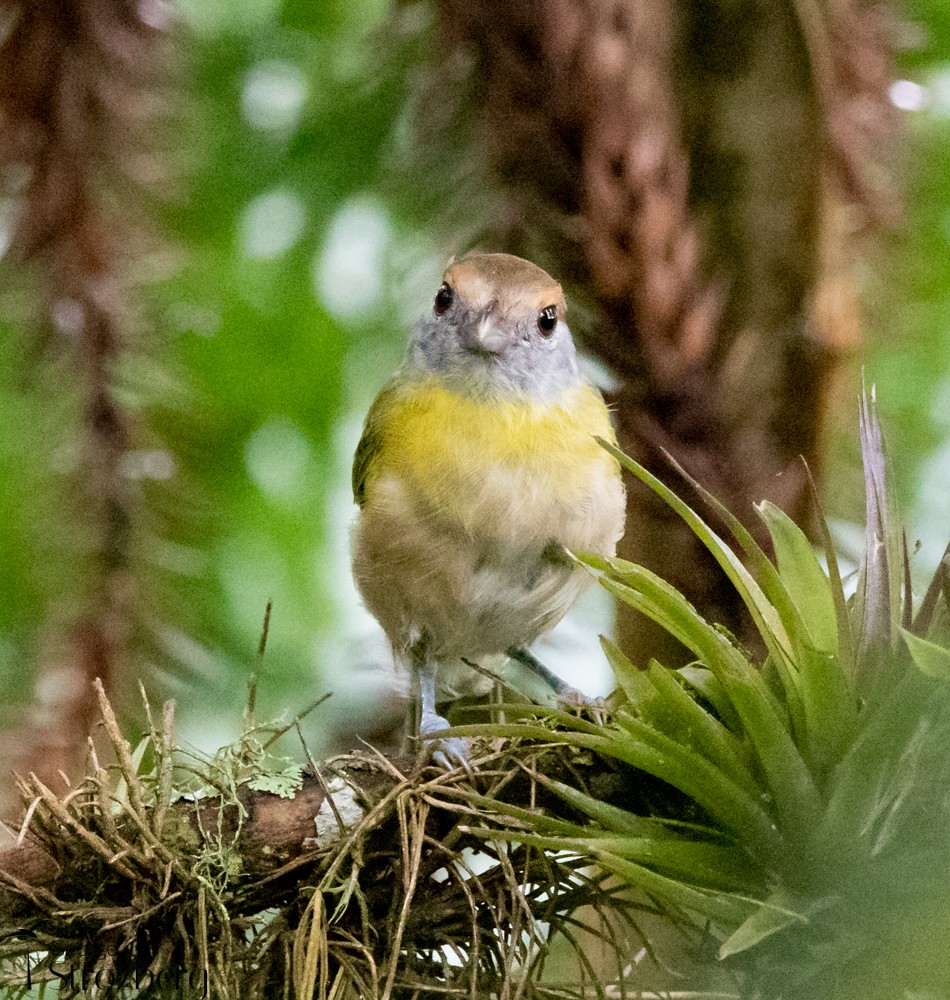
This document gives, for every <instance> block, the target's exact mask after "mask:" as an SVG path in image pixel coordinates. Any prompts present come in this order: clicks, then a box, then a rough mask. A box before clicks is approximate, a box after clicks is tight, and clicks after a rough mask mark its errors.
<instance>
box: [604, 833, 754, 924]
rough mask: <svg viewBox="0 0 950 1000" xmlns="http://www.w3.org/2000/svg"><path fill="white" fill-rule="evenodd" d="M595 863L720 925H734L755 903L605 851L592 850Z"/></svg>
mask: <svg viewBox="0 0 950 1000" xmlns="http://www.w3.org/2000/svg"><path fill="white" fill-rule="evenodd" d="M595 858H596V860H597V863H598V864H599V865H600V866H601V867H602V868H605V869H607V871H611V872H613V873H614V874H615V875H618V876H619V877H620V878H622V879H624V880H625V881H626V882H627V883H628V884H629V885H632V886H636V887H638V888H639V889H642V890H643V891H644V892H647V893H650V894H651V895H654V896H657V897H659V898H660V899H665V900H667V901H668V902H670V903H672V904H673V905H675V906H679V907H680V908H682V909H684V910H688V911H690V912H692V913H698V914H700V915H702V916H703V917H705V918H706V919H708V920H710V921H712V922H713V923H715V924H716V925H717V926H719V927H722V928H724V929H729V930H731V928H733V927H735V926H736V925H737V924H741V923H742V922H743V921H744V920H747V919H748V917H749V913H750V910H752V909H753V908H754V906H755V903H753V902H750V901H749V900H747V899H744V898H742V897H741V896H738V895H732V894H729V893H726V892H713V891H709V890H702V889H699V888H694V887H693V886H689V885H686V884H685V883H683V882H680V881H678V880H677V879H672V878H668V877H667V876H665V875H661V874H659V873H658V872H654V871H651V870H650V869H649V868H647V867H646V866H645V865H640V864H637V863H636V862H634V861H628V860H627V859H626V858H620V857H617V856H616V855H614V854H609V853H606V852H604V853H597V854H595Z"/></svg>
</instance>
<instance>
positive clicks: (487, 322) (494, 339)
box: [470, 316, 508, 354]
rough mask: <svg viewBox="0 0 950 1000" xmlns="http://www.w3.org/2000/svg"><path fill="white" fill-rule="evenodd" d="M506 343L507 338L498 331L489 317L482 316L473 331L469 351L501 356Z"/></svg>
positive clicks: (502, 332)
mask: <svg viewBox="0 0 950 1000" xmlns="http://www.w3.org/2000/svg"><path fill="white" fill-rule="evenodd" d="M507 343H508V337H507V336H506V334H505V332H504V331H503V330H499V329H498V327H497V326H496V325H495V323H494V322H493V320H492V318H491V316H483V317H482V318H481V319H480V320H479V321H478V326H476V327H475V330H474V331H473V336H472V338H471V343H470V349H471V350H473V351H475V352H476V353H478V354H501V353H502V352H503V351H504V349H505V346H506V345H507Z"/></svg>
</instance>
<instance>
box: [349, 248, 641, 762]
mask: <svg viewBox="0 0 950 1000" xmlns="http://www.w3.org/2000/svg"><path fill="white" fill-rule="evenodd" d="M566 313H567V306H566V303H565V298H564V293H563V291H562V289H561V286H560V284H559V283H558V282H557V281H555V280H554V279H553V278H552V277H551V276H550V275H549V274H548V273H547V272H546V271H544V270H543V269H542V268H541V267H539V266H537V265H536V264H533V263H532V262H530V261H527V260H523V259H522V258H520V257H515V256H512V255H510V254H505V253H485V252H470V253H468V254H466V255H464V256H462V257H459V258H453V259H452V260H450V261H449V264H448V266H447V267H446V269H445V271H444V273H443V276H442V283H441V285H440V286H439V288H438V290H437V291H436V293H435V296H434V299H433V300H432V305H431V307H430V308H429V309H428V310H427V311H426V313H425V314H424V315H423V316H422V317H421V318H420V319H419V320H418V322H417V323H416V324H415V326H414V328H413V330H412V333H411V336H410V338H409V345H408V349H407V352H406V355H405V358H404V361H403V363H402V364H401V366H400V367H399V368H398V369H397V371H396V373H395V374H394V375H393V377H392V378H391V379H390V380H389V381H388V382H387V383H386V384H385V385H384V386H383V388H382V389H381V390H380V392H379V394H378V395H377V396H376V398H375V400H374V402H373V403H372V405H371V407H370V410H369V412H368V414H367V417H366V421H365V425H364V428H363V434H362V437H361V439H360V441H359V444H358V446H357V449H356V454H355V456H354V461H353V477H352V480H353V482H352V485H353V497H354V500H355V502H356V504H357V507H358V512H357V515H356V521H355V524H354V528H353V534H352V568H353V577H354V581H355V583H356V587H357V590H358V591H359V593H360V595H361V597H362V600H363V603H364V604H365V606H366V607H367V609H368V610H369V611H370V612H371V613H372V614H373V616H374V617H375V618H376V619H377V621H378V622H379V624H380V625H381V626H382V628H383V630H384V631H385V633H386V635H387V637H388V638H389V641H390V643H391V645H392V648H393V653H394V656H395V658H396V660H397V661H399V662H400V663H402V664H403V665H404V666H406V667H408V668H409V669H410V670H411V671H413V673H414V675H415V677H416V679H417V684H418V692H419V698H420V701H421V718H420V724H419V735H420V736H421V738H422V739H423V740H424V741H425V743H426V744H427V746H428V750H429V752H430V753H431V756H432V759H433V760H435V761H436V763H438V764H439V765H440V766H442V767H444V768H445V769H447V770H450V769H452V768H454V767H455V766H457V765H460V764H461V765H465V766H466V767H467V766H468V753H469V751H468V745H467V741H466V740H464V739H463V738H461V737H451V736H442V737H435V736H432V735H431V734H433V733H438V732H439V731H440V730H444V729H446V728H447V727H448V722H447V721H446V719H445V718H443V717H442V716H440V715H439V714H438V712H437V709H436V675H437V670H438V667H439V664H440V663H442V664H445V663H447V662H448V661H452V660H457V659H458V658H464V659H468V660H478V659H479V658H480V657H489V656H495V655H499V654H501V655H508V656H510V657H512V658H514V659H516V660H520V661H521V662H522V663H524V664H526V665H527V666H529V667H531V668H532V669H534V670H536V671H537V672H538V673H541V674H542V676H544V677H545V678H546V679H547V680H549V681H551V682H552V683H553V684H555V685H556V684H557V683H558V682H557V680H556V678H554V675H553V674H551V672H550V671H547V670H546V668H545V667H544V666H543V664H541V663H540V662H539V661H538V660H537V659H536V658H535V657H534V655H533V654H532V653H531V652H530V649H529V647H530V645H531V644H532V643H533V642H534V641H535V640H536V639H538V638H540V637H541V636H543V635H544V634H545V633H547V632H548V631H550V630H551V629H552V628H553V627H554V626H555V625H556V624H557V622H558V621H559V620H560V619H561V618H562V617H563V616H564V614H565V613H566V612H567V611H568V610H569V608H570V607H571V606H572V605H573V604H574V602H575V601H576V600H577V598H578V597H579V596H580V594H581V593H582V592H583V590H584V589H585V588H586V586H587V585H588V583H589V582H590V580H591V577H590V574H588V573H587V572H586V571H585V570H584V569H583V568H582V567H580V566H579V565H578V564H577V563H576V562H575V561H574V560H573V559H572V558H571V556H570V554H571V553H574V552H584V551H592V552H597V553H599V554H601V555H604V556H612V555H614V553H615V551H616V546H617V542H618V541H619V539H620V537H621V535H622V534H623V529H624V519H625V494H624V486H623V481H622V477H621V470H620V466H619V463H618V462H617V460H616V459H615V458H614V457H613V456H612V455H611V454H610V453H609V452H608V451H607V450H606V449H605V448H603V447H602V446H601V444H600V442H599V441H598V440H597V439H598V438H601V439H604V440H606V441H610V442H612V443H614V444H615V443H616V437H615V433H614V429H613V426H612V423H611V418H610V413H609V411H608V408H607V406H606V404H605V403H604V400H603V398H602V397H601V395H600V393H599V391H598V390H597V389H596V388H595V387H594V386H593V385H591V384H590V383H589V382H588V381H587V380H586V379H585V378H584V376H583V375H582V374H581V372H580V369H579V367H578V361H577V352H576V350H575V346H574V343H573V339H572V336H571V332H570V329H569V328H568V325H567V321H566Z"/></svg>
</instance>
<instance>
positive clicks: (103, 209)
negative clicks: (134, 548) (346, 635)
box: [0, 0, 167, 811]
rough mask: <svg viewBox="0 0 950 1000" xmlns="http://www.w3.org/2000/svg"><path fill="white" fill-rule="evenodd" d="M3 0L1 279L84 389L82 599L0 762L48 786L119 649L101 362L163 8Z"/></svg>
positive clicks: (108, 340) (78, 483) (77, 527)
mask: <svg viewBox="0 0 950 1000" xmlns="http://www.w3.org/2000/svg"><path fill="white" fill-rule="evenodd" d="M0 9H2V14H3V18H4V23H5V29H4V32H5V33H4V36H3V40H2V43H0V160H2V164H3V167H4V178H3V184H4V187H5V191H4V194H5V195H7V196H8V197H10V198H11V199H12V200H13V202H14V204H15V206H16V218H15V222H14V224H13V227H12V232H11V237H10V249H9V256H10V258H11V261H12V266H13V267H14V268H15V269H16V274H11V275H8V281H10V282H17V283H18V284H21V285H22V284H23V283H24V282H25V281H28V282H34V283H35V286H36V291H37V294H36V298H37V300H38V302H39V303H40V305H39V309H38V310H37V314H36V315H35V316H33V317H31V318H30V319H31V320H32V323H33V326H34V328H35V330H36V345H37V350H36V354H37V356H45V357H49V358H52V359H53V360H55V361H56V362H57V364H58V365H59V366H60V367H61V369H62V370H63V371H65V372H67V373H69V376H70V377H72V378H75V379H76V382H77V385H78V388H79V394H80V399H81V403H80V407H81V409H80V412H79V413H78V414H77V420H78V421H79V435H78V437H79V441H78V457H77V460H76V466H77V471H76V472H75V482H74V484H73V485H72V488H70V489H65V490H64V491H63V492H64V496H65V497H66V498H67V499H66V510H65V511H64V512H63V515H62V516H64V517H66V518H68V519H69V520H70V522H71V524H72V525H73V528H74V534H75V535H78V536H79V537H81V538H82V543H81V544H82V551H83V553H84V555H85V556H86V559H87V561H86V564H85V573H86V589H85V594H84V598H83V601H82V605H81V606H80V607H69V608H64V607H58V608H53V607H51V608H49V609H47V612H48V618H49V619H50V627H49V629H48V635H47V638H46V639H45V640H44V642H42V643H41V644H40V645H41V647H42V648H41V649H40V650H39V653H38V656H39V660H40V662H39V679H38V682H37V685H36V694H35V699H34V705H33V707H32V709H31V710H30V712H29V713H28V718H27V719H26V720H25V721H24V723H23V724H22V725H21V726H20V727H18V729H17V730H16V731H14V732H12V733H10V734H7V736H6V737H5V738H4V741H3V746H2V756H3V757H4V760H5V764H6V765H7V768H8V767H9V766H13V767H15V768H17V769H20V770H28V769H35V770H37V771H38V772H39V773H40V774H41V775H42V776H43V777H44V779H45V780H46V781H48V782H50V783H52V784H56V783H59V781H60V779H59V777H58V772H59V771H60V770H63V771H66V772H74V771H75V770H76V768H77V765H78V764H79V763H81V759H82V758H81V754H82V752H83V747H84V745H85V739H86V735H87V733H88V731H89V728H90V726H91V724H92V722H93V720H94V717H95V701H94V700H93V699H92V697H91V692H92V685H91V680H92V678H94V677H102V678H103V679H104V680H105V681H106V683H107V685H111V683H112V682H113V681H114V680H115V679H116V676H117V674H118V673H119V671H120V666H119V664H120V663H122V662H124V661H125V659H126V654H127V643H128V635H129V630H130V615H131V611H130V604H131V596H132V582H131V574H130V572H129V553H130V541H131V532H132V519H133V508H134V499H133V497H132V495H131V493H130V488H129V480H128V478H127V477H126V475H125V474H124V470H123V461H124V459H125V456H126V453H127V451H128V449H129V446H130V438H131V430H130V426H129V418H128V415H127V414H126V413H124V412H123V409H122V407H121V405H120V404H119V402H118V399H117V397H116V393H115V390H114V378H113V368H114V366H115V364H116V361H117V360H118V358H119V356H120V354H121V353H122V350H123V347H124V345H125V341H126V339H127V335H128V332H129V328H130V321H129V310H128V308H127V302H126V301H125V297H126V290H125V289H124V288H123V283H122V278H123V275H122V267H121V264H120V261H121V259H122V256H123V254H124V253H127V252H128V249H129V245H130V239H131V238H132V236H133V234H134V232H135V230H134V228H133V226H132V225H130V221H129V216H130V213H129V207H128V205H126V204H122V201H123V198H122V194H123V188H127V187H129V186H134V185H141V184H143V183H145V182H151V181H152V180H154V179H155V177H156V176H157V173H158V172H157V170H156V162H155V159H154V157H153V156H152V155H151V153H150V151H149V146H148V133H149V127H150V125H151V123H152V122H153V121H154V118H155V110H156V98H157V94H156V89H155V88H156V85H157V84H158V83H159V82H160V81H161V77H162V58H161V45H160V40H161V36H162V34H163V27H164V25H163V23H162V21H163V18H164V17H167V15H163V7H162V6H161V5H160V4H158V3H154V4H153V3H141V2H137V0H65V2H60V0H31V2H29V3H24V2H19V3H18V2H15V0H6V2H4V3H3V4H2V5H0ZM0 811H3V807H2V805H0Z"/></svg>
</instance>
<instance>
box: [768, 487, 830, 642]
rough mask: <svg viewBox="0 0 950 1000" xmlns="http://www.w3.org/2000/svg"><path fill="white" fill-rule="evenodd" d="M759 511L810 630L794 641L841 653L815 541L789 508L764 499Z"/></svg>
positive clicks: (785, 580)
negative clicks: (808, 535)
mask: <svg viewBox="0 0 950 1000" xmlns="http://www.w3.org/2000/svg"><path fill="white" fill-rule="evenodd" d="M756 510H757V511H758V512H759V516H760V517H761V518H762V520H763V521H764V522H765V525H766V527H767V528H768V529H769V535H770V536H771V538H772V544H773V545H774V547H775V558H776V562H777V563H778V572H779V576H780V577H781V580H782V583H783V584H784V586H785V589H786V590H787V591H788V594H789V596H790V597H791V599H792V602H793V603H794V605H795V607H796V608H797V609H798V612H799V615H800V621H801V622H802V624H803V625H804V627H805V629H806V634H807V638H806V636H801V637H796V636H794V635H793V641H794V640H795V639H796V638H798V639H799V642H797V643H796V645H800V642H801V641H802V640H804V641H805V642H808V644H809V645H811V646H812V647H813V648H814V649H818V650H821V651H822V652H824V653H831V654H837V652H838V624H837V618H836V616H835V601H834V596H833V595H832V591H831V583H830V581H829V580H828V577H827V575H826V574H825V571H824V570H823V569H822V568H821V563H819V562H818V558H817V557H816V556H815V551H814V549H813V548H812V545H811V542H810V541H809V540H808V539H807V538H806V537H805V533H804V532H803V531H802V529H801V528H799V527H798V525H797V524H796V523H795V522H794V521H793V520H792V519H791V518H790V517H789V516H788V515H787V514H786V513H785V511H783V510H782V509H781V508H780V507H777V506H776V505H775V504H774V503H770V502H769V501H768V500H763V501H762V503H760V504H757V505H756ZM785 625H786V628H787V629H790V630H791V629H793V628H795V627H796V623H791V622H786V623H785Z"/></svg>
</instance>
